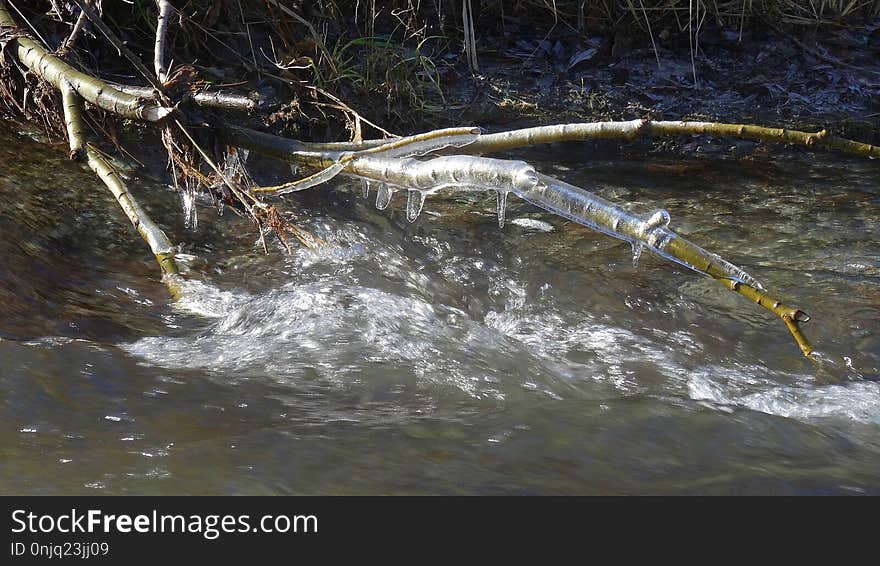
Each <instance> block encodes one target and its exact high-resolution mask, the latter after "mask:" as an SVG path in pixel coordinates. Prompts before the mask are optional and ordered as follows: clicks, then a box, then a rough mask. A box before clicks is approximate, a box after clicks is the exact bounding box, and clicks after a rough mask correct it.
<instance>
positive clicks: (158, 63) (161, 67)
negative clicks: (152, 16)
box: [153, 0, 171, 83]
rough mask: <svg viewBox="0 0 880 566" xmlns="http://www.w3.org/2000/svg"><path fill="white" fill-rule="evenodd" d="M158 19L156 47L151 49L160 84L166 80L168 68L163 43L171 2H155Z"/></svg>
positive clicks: (159, 0) (161, 0) (166, 0)
mask: <svg viewBox="0 0 880 566" xmlns="http://www.w3.org/2000/svg"><path fill="white" fill-rule="evenodd" d="M157 2H158V4H159V17H158V20H157V22H156V46H155V48H154V49H153V67H154V69H155V71H156V78H157V79H159V82H160V83H164V82H165V81H166V80H168V67H166V66H165V41H166V35H167V32H168V19H169V18H170V17H171V2H169V1H168V0H157Z"/></svg>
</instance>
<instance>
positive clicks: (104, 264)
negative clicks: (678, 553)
mask: <svg viewBox="0 0 880 566" xmlns="http://www.w3.org/2000/svg"><path fill="white" fill-rule="evenodd" d="M7 127H9V126H7ZM774 151H775V153H774V155H773V156H772V158H771V157H770V156H769V155H766V154H763V155H761V156H758V157H752V158H748V157H744V156H739V157H731V156H730V155H728V156H727V157H725V158H721V157H700V158H691V159H686V160H673V159H670V158H661V157H649V158H645V159H638V160H636V159H625V158H622V157H620V156H617V157H614V156H612V157H608V156H607V155H606V156H603V155H602V154H599V153H591V152H590V150H589V148H588V146H586V144H584V145H581V144H560V145H557V146H554V147H552V148H549V149H542V150H540V151H530V152H529V153H528V154H525V153H523V154H520V155H518V157H519V158H527V159H528V160H529V161H530V162H532V163H533V164H534V165H535V166H536V167H537V168H538V169H539V170H541V171H543V172H545V173H548V174H552V175H554V176H557V177H559V178H562V179H564V180H566V181H568V182H571V183H574V184H576V185H579V186H582V187H584V188H587V189H589V190H595V191H596V192H598V193H599V194H600V195H601V196H603V197H605V198H608V199H611V200H614V201H617V202H621V203H631V204H630V205H629V206H631V207H633V209H634V210H637V211H640V212H650V211H652V210H655V209H657V208H659V207H663V208H666V209H668V210H669V211H670V213H671V214H672V228H674V229H676V230H677V231H679V232H680V233H681V234H682V235H685V236H686V237H688V238H690V239H691V240H693V241H694V242H696V243H698V244H700V245H702V246H704V247H706V248H707V249H710V250H712V251H715V252H717V253H719V254H721V255H722V256H724V257H726V258H727V259H729V260H730V261H732V262H734V263H736V264H738V265H741V266H743V267H745V268H746V269H747V270H749V271H750V272H751V273H752V274H753V275H755V276H756V277H758V278H759V279H760V280H762V282H763V283H764V284H765V285H766V286H767V288H768V289H770V290H771V291H776V292H778V294H779V296H781V297H783V298H785V299H786V300H787V301H788V302H790V303H791V304H792V305H794V306H797V307H800V308H802V309H803V310H805V311H806V312H807V313H809V314H810V315H811V316H812V318H813V320H812V322H810V323H809V324H808V325H806V326H805V330H806V332H807V334H808V335H809V336H810V337H811V339H812V340H813V341H814V343H815V344H816V345H817V347H818V348H819V349H820V350H822V351H823V352H824V355H825V358H826V359H827V360H828V361H827V362H826V363H825V364H824V366H823V367H817V366H815V365H814V364H812V363H810V362H809V361H807V360H806V359H804V358H803V357H802V356H801V354H800V352H799V350H798V348H797V346H796V345H795V343H794V342H793V340H792V339H791V337H790V335H789V334H788V332H787V331H786V329H785V327H784V325H783V324H782V323H781V322H780V321H779V320H778V319H775V318H774V317H773V316H772V315H770V314H768V313H766V312H765V311H763V310H762V309H759V308H758V307H757V306H756V305H754V304H752V303H750V302H748V301H747V300H745V299H743V298H742V297H739V296H737V295H735V294H733V293H730V292H729V291H727V290H726V289H724V288H723V287H722V286H721V285H719V284H717V283H716V282H714V281H712V280H710V279H705V278H702V277H701V276H699V275H698V274H695V273H693V272H689V271H687V270H685V269H683V268H681V267H679V266H677V265H674V264H671V263H669V262H667V261H664V260H661V259H658V258H656V257H654V256H650V255H649V254H647V253H646V254H644V255H643V256H642V258H641V262H640V264H639V266H638V268H637V269H636V268H634V267H633V263H632V254H631V251H630V249H629V246H628V245H627V244H625V243H622V242H618V241H616V240H613V239H610V238H608V237H606V236H603V235H601V234H596V233H592V232H590V231H588V230H586V229H584V228H582V227H579V226H576V225H573V224H571V223H569V222H565V221H563V220H561V219H558V218H554V217H552V216H551V215H548V214H544V213H541V212H540V211H538V210H536V209H534V208H532V207H530V206H529V205H526V204H523V203H521V202H517V201H516V199H515V198H513V197H511V199H510V202H509V207H508V211H507V222H506V223H505V226H504V228H503V229H499V227H498V223H497V221H496V218H495V195H494V194H485V195H483V194H467V195H455V196H453V197H447V198H440V197H442V195H440V196H433V197H430V198H429V199H428V201H427V202H426V204H425V209H424V212H422V214H421V216H420V217H419V219H418V221H417V222H416V223H415V224H409V223H408V222H407V220H406V207H405V200H406V195H405V192H404V194H400V193H401V191H398V192H397V193H395V195H394V199H393V201H392V203H391V205H390V206H389V207H388V209H387V210H384V211H377V210H376V209H375V198H376V196H375V191H373V193H372V194H371V195H370V197H369V199H364V198H363V196H362V194H361V191H362V188H361V185H360V184H358V183H354V182H350V181H345V180H342V179H339V180H337V181H334V184H333V185H331V186H329V187H323V188H316V189H311V190H309V191H306V192H304V193H300V194H297V195H294V196H293V197H286V198H288V200H286V201H285V205H284V206H286V207H287V208H288V209H294V210H299V211H301V212H299V213H298V216H297V223H298V225H299V226H301V227H303V228H306V229H308V230H309V231H311V232H312V233H314V234H316V235H318V236H320V237H321V238H323V239H324V240H326V242H327V245H325V246H324V247H322V248H320V249H318V250H315V251H310V250H307V249H303V248H295V249H294V250H293V253H292V254H291V255H287V254H285V253H283V252H282V251H281V249H280V248H279V247H278V246H277V245H276V244H275V243H273V242H272V241H269V242H268V243H269V246H270V253H269V254H268V255H266V254H264V253H263V252H262V247H261V244H260V242H259V241H258V237H257V235H256V234H255V232H254V230H253V228H252V227H251V226H250V225H249V224H248V223H247V222H246V221H244V220H242V219H240V218H238V217H236V216H234V215H232V214H230V213H228V212H227V213H226V214H225V215H222V216H218V214H217V212H216V211H215V210H213V209H210V208H201V210H200V211H199V222H198V228H197V230H196V231H193V230H192V229H187V228H186V227H185V226H184V220H183V214H182V213H181V209H180V205H179V201H178V199H177V197H176V196H175V195H174V194H173V193H171V192H170V191H169V190H168V189H167V188H165V187H163V186H161V185H160V184H158V183H155V182H151V181H148V180H140V181H132V187H133V189H134V191H135V192H136V194H138V195H139V196H140V197H141V198H142V200H143V201H144V204H145V205H146V206H147V208H148V209H149V210H150V211H151V213H152V214H153V216H154V218H160V219H162V220H163V221H164V222H165V224H164V225H165V226H166V228H167V232H168V233H169V236H171V237H172V239H173V240H176V241H181V242H184V244H183V252H185V255H183V256H182V258H183V259H182V261H181V263H182V265H183V266H184V268H185V269H186V271H187V277H188V279H189V283H188V284H187V293H186V295H185V297H184V299H183V300H181V301H180V302H179V303H177V304H172V303H171V301H170V300H169V298H168V295H167V291H166V289H165V288H164V286H163V285H162V284H161V282H160V281H159V280H158V269H157V267H156V265H155V263H154V262H153V260H152V258H151V257H150V254H149V252H148V250H147V249H146V247H145V246H144V245H143V243H142V242H141V241H140V240H139V239H138V237H137V236H136V235H135V233H134V231H133V230H132V229H131V227H130V225H128V223H127V221H126V220H125V218H124V217H123V215H122V214H121V212H119V211H118V210H117V207H116V205H115V203H114V201H113V198H112V196H110V195H109V193H108V192H107V191H106V190H105V189H104V188H103V187H102V186H101V185H100V184H99V183H98V182H97V181H96V179H95V178H94V177H93V176H92V175H91V173H89V172H88V171H84V170H82V169H81V168H80V167H79V166H78V165H76V164H73V163H71V162H69V161H68V160H67V159H66V155H65V152H64V151H63V150H62V149H59V148H58V147H56V148H54V149H52V148H47V147H46V146H45V145H44V144H42V143H40V142H39V141H35V140H34V139H31V137H30V136H29V135H27V134H24V133H17V132H15V131H6V132H2V133H0V257H2V263H0V301H2V305H3V309H2V313H3V314H2V316H0V362H2V363H0V492H2V493H45V494H62V493H107V494H119V493H138V494H142V493H147V494H159V493H194V494H203V493H219V494H239V493H247V494H352V493H354V494H363V493H439V494H452V493H465V494H505V493H518V494H522V493H542V494H560V493H565V494H567V493H585V494H595V493H723V494H738V493H820V494H824V493H871V494H880V383H878V376H880V333H878V331H880V182H878V180H880V174H878V169H877V163H876V162H872V161H868V160H858V159H850V158H844V157H840V156H838V155H834V154H830V153H816V154H812V155H810V154H807V153H803V152H794V151H789V150H785V149H784V148H778V147H777V148H774ZM169 223H170V224H169ZM829 367H830V369H829Z"/></svg>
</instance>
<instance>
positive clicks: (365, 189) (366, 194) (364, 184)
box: [361, 179, 370, 198]
mask: <svg viewBox="0 0 880 566" xmlns="http://www.w3.org/2000/svg"><path fill="white" fill-rule="evenodd" d="M361 191H362V192H363V194H364V198H370V182H369V181H367V180H366V179H361Z"/></svg>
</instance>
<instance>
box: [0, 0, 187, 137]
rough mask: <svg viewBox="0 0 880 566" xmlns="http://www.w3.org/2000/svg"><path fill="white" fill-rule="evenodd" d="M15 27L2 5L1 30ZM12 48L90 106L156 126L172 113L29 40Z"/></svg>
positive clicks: (48, 79) (37, 71)
mask: <svg viewBox="0 0 880 566" xmlns="http://www.w3.org/2000/svg"><path fill="white" fill-rule="evenodd" d="M15 27H16V24H15V20H13V19H12V17H11V16H10V15H9V12H8V11H7V10H6V8H5V7H4V6H2V5H0V28H7V29H15ZM10 48H11V49H12V50H13V51H14V52H15V55H16V57H17V58H18V60H19V61H21V63H22V64H24V65H25V66H26V67H27V68H28V69H30V70H31V71H32V72H33V73H34V74H36V75H37V76H39V77H40V78H41V79H43V80H44V81H46V82H47V83H49V84H51V85H52V86H54V87H55V88H56V89H58V90H59V91H60V90H62V89H63V88H66V86H65V85H67V86H70V87H71V88H73V90H74V91H75V92H76V94H77V95H79V96H81V97H82V98H84V99H85V100H86V101H87V102H89V103H91V104H94V105H95V106H97V107H98V108H101V109H103V110H107V111H108V112H112V113H114V114H116V115H118V116H121V117H123V118H132V119H137V120H144V121H147V122H157V121H159V120H162V119H163V118H165V117H166V116H168V114H170V113H171V111H172V110H171V109H170V108H165V107H164V106H162V105H160V104H159V103H157V102H156V101H155V100H150V99H146V98H140V97H137V96H132V95H130V94H126V93H124V92H121V91H119V90H117V89H115V88H113V87H112V86H110V85H109V84H108V83H106V82H104V81H102V80H100V79H97V78H95V77H93V76H90V75H87V74H85V73H81V72H79V71H77V70H76V69H74V68H73V67H71V66H70V65H68V64H67V63H65V62H64V61H62V60H61V59H59V58H58V57H56V56H54V55H52V54H50V53H49V52H48V51H46V49H45V48H44V47H43V46H42V45H40V44H39V43H37V42H36V41H34V40H33V39H31V38H29V37H27V36H24V35H19V37H17V38H16V39H15V45H14V46H12V45H7V49H10Z"/></svg>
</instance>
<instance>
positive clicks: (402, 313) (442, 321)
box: [124, 191, 880, 423]
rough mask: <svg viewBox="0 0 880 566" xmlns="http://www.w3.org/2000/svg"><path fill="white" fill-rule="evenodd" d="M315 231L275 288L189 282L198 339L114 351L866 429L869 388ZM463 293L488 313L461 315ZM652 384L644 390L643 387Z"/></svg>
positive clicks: (371, 238)
mask: <svg viewBox="0 0 880 566" xmlns="http://www.w3.org/2000/svg"><path fill="white" fill-rule="evenodd" d="M415 192H417V191H415ZM417 196H418V195H417ZM416 198H417V197H416ZM410 206H412V205H410ZM410 206H408V208H410ZM535 222H540V221H535ZM322 227H323V228H322ZM315 228H316V231H317V232H319V233H320V235H321V236H322V237H324V238H325V239H327V240H328V245H327V246H325V247H324V248H320V249H318V250H306V249H298V250H297V251H296V253H295V255H294V256H292V257H291V258H290V259H289V261H287V262H286V264H287V266H288V268H287V269H286V270H285V271H286V273H288V275H289V277H290V279H289V280H288V281H287V282H284V283H282V284H280V285H278V286H277V287H276V288H274V289H271V290H269V291H264V292H259V293H252V292H244V291H238V290H225V291H221V290H219V289H218V288H216V287H215V286H214V285H212V284H209V283H201V282H189V283H187V284H186V286H185V288H184V295H183V297H182V298H181V300H180V301H178V302H177V303H176V304H175V309H177V310H178V311H180V312H186V313H192V314H195V315H198V316H200V317H207V318H209V319H210V322H209V324H208V326H207V327H206V328H204V329H203V330H201V331H200V332H198V333H194V334H193V333H190V334H188V335H184V336H155V337H148V338H142V339H140V340H138V341H135V342H133V343H130V344H127V345H125V346H124V348H125V349H126V350H128V351H129V352H131V353H133V354H135V355H137V356H139V357H140V358H142V359H144V360H146V361H148V362H150V363H151V364H157V365H161V366H167V367H181V368H192V369H202V370H208V371H211V372H217V373H218V375H227V376H236V378H260V379H271V380H274V381H278V382H281V383H284V384H286V385H287V386H290V387H294V388H300V387H308V386H309V383H310V381H309V380H312V381H314V380H315V379H317V380H318V381H320V382H321V383H323V384H325V385H329V386H331V387H337V388H344V387H347V386H349V385H350V384H352V383H363V380H365V379H366V380H369V379H378V378H377V377H376V376H378V375H381V374H382V373H383V372H390V374H391V375H395V376H397V377H395V378H394V379H398V380H403V381H402V383H408V384H409V385H412V386H415V387H432V388H440V389H441V390H447V391H453V390H455V391H459V392H460V393H463V394H465V395H466V396H468V397H471V398H475V399H494V400H495V401H496V402H500V401H503V400H504V399H506V398H508V397H510V396H511V395H512V394H517V395H519V394H521V393H522V392H523V391H526V392H535V393H538V394H542V395H546V396H548V397H550V398H554V399H564V398H578V397H580V396H582V395H584V384H586V383H601V384H605V385H606V386H607V387H608V389H607V391H606V393H605V395H611V396H619V395H623V396H628V395H635V394H639V395H645V394H647V395H660V396H665V395H669V394H670V393H674V394H677V395H680V396H682V397H683V398H689V399H692V400H694V401H698V402H709V403H711V404H712V406H713V407H715V408H718V409H720V410H727V408H736V407H739V408H743V409H750V410H756V411H761V412H765V413H769V414H775V415H780V416H784V417H791V418H796V419H801V420H810V419H814V418H818V417H822V418H838V419H843V420H855V421H859V422H866V423H877V422H880V421H878V419H880V401H878V399H880V397H878V396H877V394H878V389H877V384H873V383H851V384H844V385H833V386H816V384H815V383H814V377H813V376H812V375H810V374H808V373H792V372H788V373H783V374H781V375H784V376H785V382H784V383H782V384H780V382H779V377H778V376H779V375H780V372H779V370H778V369H776V370H773V369H770V368H769V367H767V366H765V365H762V364H760V363H758V364H750V365H744V364H740V363H737V364H734V365H733V366H732V367H725V366H722V365H712V366H705V367H701V366H700V365H698V364H697V362H698V360H699V359H701V358H702V357H703V356H705V355H706V353H705V348H706V346H705V345H704V344H703V343H702V342H701V341H700V339H699V338H698V337H697V335H696V334H694V333H693V332H691V331H689V330H688V329H686V328H681V329H678V330H675V331H668V332H667V331H664V332H659V331H658V330H654V331H646V330H645V329H638V328H627V327H626V326H625V325H624V323H625V322H626V320H625V319H621V320H617V321H614V322H612V321H609V320H606V319H603V318H601V317H597V315H595V314H591V313H588V312H584V311H574V312H569V311H566V310H564V309H562V308H561V304H562V303H560V300H559V299H560V293H561V292H562V291H560V290H557V289H555V288H554V286H553V285H551V284H550V283H544V284H542V285H540V286H539V287H537V288H535V287H534V286H533V285H532V284H530V283H529V282H528V281H527V279H524V277H527V274H528V270H524V269H522V268H516V269H511V267H514V266H517V265H521V264H520V263H518V260H517V259H516V257H514V258H512V259H511V261H512V262H513V263H512V266H511V267H505V266H502V265H499V264H498V263H496V262H492V261H487V259H486V258H485V257H482V254H480V253H479V252H476V253H475V252H471V253H464V254H463V253H462V251H461V250H458V249H455V248H454V247H451V246H449V244H448V243H445V242H443V241H442V240H438V239H436V238H428V239H424V240H421V241H422V243H423V244H424V246H425V247H424V249H425V250H430V251H429V254H430V257H431V262H432V263H433V265H434V266H435V268H434V270H433V275H432V274H431V270H426V269H425V266H424V265H421V264H420V263H421V262H420V260H419V258H418V257H413V256H412V252H407V251H405V250H404V249H402V248H400V247H398V246H388V245H387V243H383V242H382V241H381V240H380V239H379V238H377V237H376V235H375V234H373V233H372V231H373V230H374V229H373V228H370V227H366V226H360V225H356V224H351V223H349V224H338V223H336V222H335V221H332V220H328V219H322V220H320V221H316V224H315ZM543 229H544V228H541V230H543ZM322 230H323V231H322ZM521 237H528V236H525V235H524V236H521ZM478 290H480V291H478ZM478 292H479V293H484V294H485V297H486V299H488V301H487V300H485V299H484V300H483V301H482V302H481V303H474V302H472V300H471V299H469V296H475V293H478ZM371 375H372V376H374V377H373V378H370V377H367V376H371ZM646 375H653V376H655V377H653V378H651V379H647V378H646ZM771 375H776V376H777V377H775V378H771V377H769V376H771ZM307 376H313V377H311V378H309V377H307ZM407 376H408V377H407ZM304 380H305V381H304ZM380 381H381V380H380ZM658 381H659V383H662V384H663V385H662V386H660V388H659V389H658V388H656V386H652V385H650V382H658ZM365 386H366V387H368V388H369V384H368V383H367V384H365ZM593 394H594V393H593ZM593 394H591V395H593Z"/></svg>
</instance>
